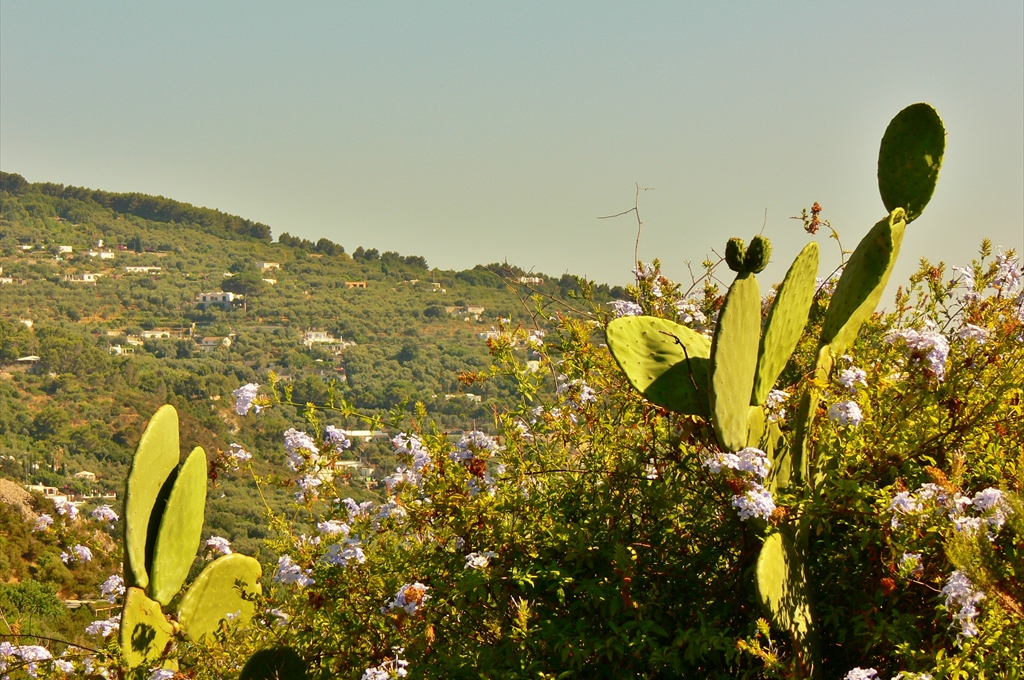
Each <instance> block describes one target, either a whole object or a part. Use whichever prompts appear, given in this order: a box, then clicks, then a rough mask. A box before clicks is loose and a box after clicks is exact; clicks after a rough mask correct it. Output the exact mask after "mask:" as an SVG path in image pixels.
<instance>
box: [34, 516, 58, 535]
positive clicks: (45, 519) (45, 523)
mask: <svg viewBox="0 0 1024 680" xmlns="http://www.w3.org/2000/svg"><path fill="white" fill-rule="evenodd" d="M52 525H53V517H50V516H49V515H47V514H46V513H43V514H42V515H39V517H37V518H36V525H35V526H34V527H32V531H46V530H47V529H49V528H50V527H51V526H52Z"/></svg>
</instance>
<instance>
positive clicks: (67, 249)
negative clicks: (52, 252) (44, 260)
mask: <svg viewBox="0 0 1024 680" xmlns="http://www.w3.org/2000/svg"><path fill="white" fill-rule="evenodd" d="M73 252H75V248H74V246H57V254H58V255H65V254H67V255H70V254H71V253H73Z"/></svg>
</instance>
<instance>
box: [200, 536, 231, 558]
mask: <svg viewBox="0 0 1024 680" xmlns="http://www.w3.org/2000/svg"><path fill="white" fill-rule="evenodd" d="M206 547H207V548H209V549H210V550H212V551H213V552H219V553H220V554H221V555H230V554H231V541H229V540H228V539H226V538H224V537H223V536H210V537H209V538H208V539H206Z"/></svg>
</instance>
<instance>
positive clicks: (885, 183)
mask: <svg viewBox="0 0 1024 680" xmlns="http://www.w3.org/2000/svg"><path fill="white" fill-rule="evenodd" d="M945 136H946V133H945V128H944V127H943V124H942V120H941V119H940V118H939V115H938V113H936V112H935V110H934V109H933V108H932V107H931V106H929V105H928V104H914V105H912V106H909V107H907V108H906V109H904V110H903V111H901V112H900V113H899V114H897V115H896V117H895V118H893V120H892V122H890V124H889V126H888V127H887V128H886V131H885V134H884V136H883V137H882V142H881V145H880V148H879V154H878V186H879V193H880V194H881V197H882V202H883V203H884V204H885V207H886V210H887V211H888V212H889V215H888V216H887V217H886V218H884V219H882V220H881V221H880V222H878V223H877V224H876V225H875V226H874V227H872V229H871V230H870V231H869V232H868V233H867V235H865V236H864V238H863V239H862V240H861V242H860V243H859V244H858V246H857V248H856V250H855V251H854V252H853V255H852V256H851V257H850V260H849V261H848V262H847V263H846V267H845V269H844V271H843V275H842V277H841V278H840V279H839V282H838V283H837V285H836V289H835V292H834V293H833V294H832V298H831V301H830V304H829V307H828V309H827V311H826V315H825V321H824V323H823V325H822V331H821V335H820V337H819V338H818V356H817V361H816V363H815V370H814V375H813V380H812V381H811V385H810V387H809V388H808V389H807V390H805V392H804V393H803V394H802V395H801V399H800V403H799V406H798V407H797V413H796V417H795V419H794V420H795V423H794V426H795V427H794V429H795V431H794V441H793V443H792V444H790V443H789V442H788V441H787V439H786V437H785V435H784V433H783V432H782V430H781V429H780V428H779V426H778V424H777V423H767V424H766V423H765V418H764V413H763V411H762V409H761V405H762V404H764V402H765V398H766V397H767V395H768V393H769V392H770V391H771V389H772V388H773V386H774V384H775V382H776V381H777V380H778V378H779V375H780V374H781V372H782V370H783V369H784V368H785V366H786V363H787V362H788V361H789V358H790V356H791V355H792V353H793V351H794V349H795V348H796V346H797V344H798V342H799V340H800V337H801V335H802V334H803V332H804V330H805V327H806V324H807V318H808V314H809V311H810V306H811V303H812V301H813V296H814V292H815V290H814V289H815V275H816V274H817V269H818V246H817V244H816V243H809V244H808V245H807V246H806V247H805V248H804V249H803V251H801V253H800V254H799V255H798V256H797V258H796V260H795V261H794V262H793V265H792V266H791V267H790V269H789V272H788V273H787V274H786V278H785V280H784V281H783V282H782V284H781V285H780V287H779V291H778V294H777V296H776V299H775V302H774V303H773V305H772V307H771V309H770V311H769V314H768V319H767V322H766V324H765V328H764V334H763V337H762V335H761V327H760V296H759V295H758V288H757V281H756V279H755V278H754V274H755V273H757V272H760V271H762V270H763V269H764V267H765V266H766V265H767V263H768V259H769V258H770V256H771V244H770V243H768V241H767V239H763V238H762V237H760V236H757V237H755V238H754V239H753V240H752V241H751V244H750V246H749V247H744V243H743V241H742V240H741V239H738V238H733V239H730V240H729V242H728V243H727V244H726V249H725V260H726V263H727V264H728V265H729V268H730V269H732V270H733V271H735V272H737V276H736V280H735V281H734V282H733V284H732V286H730V288H729V292H728V293H727V295H726V298H725V303H724V304H723V306H722V310H721V313H720V315H719V320H718V326H717V328H716V331H715V337H714V339H713V341H712V342H711V347H710V369H709V374H710V375H709V381H708V383H707V384H708V390H709V392H708V395H707V397H708V400H707V401H708V403H710V405H711V410H710V418H711V421H712V424H713V425H714V432H715V437H716V439H717V440H718V442H717V443H718V445H719V446H720V447H721V448H722V449H724V450H726V451H737V450H739V449H740V448H742V447H744V446H752V445H755V442H756V443H757V444H756V445H758V446H759V448H762V449H763V450H764V451H765V452H766V453H767V454H768V456H769V458H770V460H771V461H772V469H771V474H770V477H769V480H768V483H769V487H770V488H771V489H772V491H782V490H789V491H798V492H801V493H802V495H803V496H804V497H806V496H808V495H809V494H810V492H811V491H812V482H813V483H814V484H815V485H817V484H821V483H822V482H823V481H825V479H826V472H825V470H823V469H818V470H815V471H814V474H813V475H812V469H811V462H812V460H811V458H812V453H813V452H812V451H811V449H810V432H811V426H812V425H813V422H814V416H815V414H816V412H817V408H818V403H819V398H820V397H819V395H820V390H821V388H822V387H823V386H824V385H825V384H827V382H828V380H829V377H830V375H831V373H832V368H833V363H834V357H836V356H839V355H840V354H842V353H843V352H845V351H846V350H847V349H848V348H849V347H850V346H851V345H852V344H853V343H854V341H855V340H856V338H857V335H858V333H859V331H860V328H861V326H862V325H863V324H864V322H865V321H867V320H868V319H869V318H870V317H871V315H872V314H873V313H874V310H875V307H876V306H877V305H878V303H879V301H880V300H881V297H882V294H883V292H884V290H885V287H886V285H887V283H888V281H889V277H890V275H891V274H892V270H893V266H894V265H895V262H896V258H897V256H898V255H899V250H900V245H901V244H902V241H903V234H904V231H905V229H906V226H907V224H909V223H910V222H911V221H913V220H914V219H916V218H917V217H919V216H920V214H921V212H922V211H923V210H924V208H925V206H926V205H927V204H928V201H929V200H930V199H931V196H932V194H933V192H934V190H935V184H936V181H937V180H938V176H939V170H940V169H941V165H942V157H943V153H944V151H945ZM669 323H671V322H666V321H664V320H660V319H652V318H650V317H632V318H630V319H629V320H628V321H627V320H625V319H616V320H615V321H613V322H611V323H610V324H609V325H608V348H609V350H610V351H611V353H612V355H613V356H614V357H615V359H616V361H617V362H618V364H619V366H620V367H621V368H622V370H623V372H625V373H626V375H627V377H628V379H629V381H630V383H631V384H632V385H633V386H634V387H635V388H636V389H637V390H638V391H640V392H641V393H642V394H643V395H644V396H645V397H647V398H648V399H650V400H651V401H654V402H655V403H657V404H659V405H661V406H664V407H665V408H668V409H670V410H673V411H677V412H679V413H685V414H688V415H705V417H707V415H706V414H704V413H702V412H700V411H695V410H694V408H693V406H692V404H693V403H695V401H696V402H697V403H699V401H700V400H699V397H700V396H701V388H700V387H699V385H697V384H696V383H694V384H693V385H690V384H683V383H684V382H685V380H690V381H691V382H692V380H693V377H694V375H695V374H696V371H694V370H693V367H694V366H695V362H694V359H693V358H692V357H689V356H687V353H685V352H683V351H682V350H671V351H670V350H668V349H666V348H667V347H668V343H667V341H665V340H660V339H658V338H657V337H656V334H657V333H658V332H660V329H661V328H665V326H664V324H669ZM672 326H673V327H676V326H677V325H676V324H672ZM678 329H682V330H684V331H685V330H688V329H685V328H683V327H677V330H675V331H673V332H672V333H671V334H674V335H675V336H676V337H681V336H682V335H683V334H682V333H681V332H680V331H679V330H678ZM644 332H646V335H644ZM652 338H653V339H652ZM680 344H683V343H682V342H680ZM673 361H674V362H675V363H674V364H673ZM684 361H687V362H689V364H690V368H689V369H688V370H682V369H681V368H680V364H681V362H684ZM671 383H676V387H675V388H670V387H669V385H671ZM655 384H657V385H658V388H657V389H656V390H652V386H653V385H655ZM683 393H685V394H686V395H687V398H686V399H683V398H681V397H676V398H674V399H666V398H665V396H664V395H667V394H672V395H679V394H683ZM695 397H696V399H695ZM751 405H752V406H751ZM808 532H809V528H808V526H807V524H806V521H805V520H803V519H802V518H801V517H800V516H799V513H796V516H795V522H794V523H792V524H790V525H786V526H783V527H782V528H781V529H780V530H777V531H774V532H772V533H771V534H769V536H768V537H767V538H766V539H765V542H764V544H763V545H762V548H761V552H760V554H759V556H758V560H757V567H756V570H755V574H756V578H755V585H756V589H757V593H758V599H759V600H760V601H761V604H762V606H763V607H764V609H765V611H766V612H767V614H768V616H769V617H770V618H771V620H772V623H773V624H774V625H775V626H776V627H777V628H779V629H781V630H784V631H786V632H788V633H789V634H790V636H791V638H792V640H793V643H794V649H795V653H796V658H797V672H798V675H799V676H800V677H809V676H811V675H813V674H814V672H815V670H814V668H815V659H814V657H815V655H816V652H815V649H814V646H815V624H814V618H813V615H812V607H811V588H810V586H809V584H808V582H807V575H806V571H805V564H806V563H807V554H808V550H809V549H810V548H809V533H808Z"/></svg>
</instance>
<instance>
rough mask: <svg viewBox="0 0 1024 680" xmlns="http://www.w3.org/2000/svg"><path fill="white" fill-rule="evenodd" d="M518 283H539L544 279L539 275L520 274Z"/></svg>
mask: <svg viewBox="0 0 1024 680" xmlns="http://www.w3.org/2000/svg"><path fill="white" fill-rule="evenodd" d="M519 283H523V284H527V283H531V284H536V285H540V284H542V283H544V279H542V278H541V277H539V276H520V277H519Z"/></svg>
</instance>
